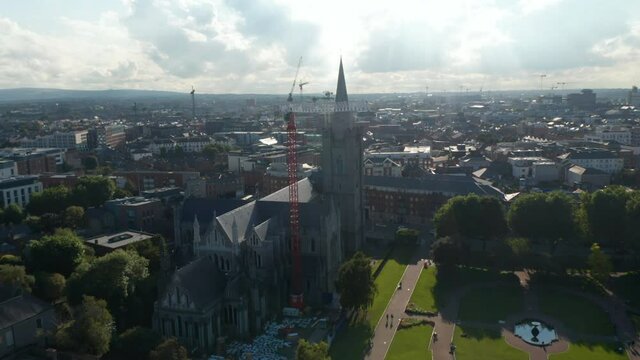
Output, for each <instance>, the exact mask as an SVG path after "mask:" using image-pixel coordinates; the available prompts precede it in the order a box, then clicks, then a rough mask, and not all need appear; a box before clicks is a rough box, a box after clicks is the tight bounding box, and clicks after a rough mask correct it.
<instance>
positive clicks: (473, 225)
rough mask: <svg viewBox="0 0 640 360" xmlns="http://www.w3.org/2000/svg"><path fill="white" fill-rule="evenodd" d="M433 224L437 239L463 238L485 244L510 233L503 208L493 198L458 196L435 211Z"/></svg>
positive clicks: (473, 195) (472, 195)
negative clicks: (473, 239) (448, 237)
mask: <svg viewBox="0 0 640 360" xmlns="http://www.w3.org/2000/svg"><path fill="white" fill-rule="evenodd" d="M433 221H434V224H435V228H436V234H437V236H438V237H444V236H464V237H468V238H479V239H481V240H483V241H484V242H485V243H486V240H490V239H493V238H501V237H503V236H504V235H505V234H506V233H507V222H506V220H505V216H504V211H503V209H502V205H501V204H500V201H499V200H498V199H497V198H494V197H490V196H478V195H475V194H471V195H466V196H455V197H453V198H451V199H449V200H448V201H447V202H446V203H445V204H444V205H442V206H441V207H440V208H439V209H438V211H436V214H435V216H434V220H433Z"/></svg>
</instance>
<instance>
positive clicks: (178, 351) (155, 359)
mask: <svg viewBox="0 0 640 360" xmlns="http://www.w3.org/2000/svg"><path fill="white" fill-rule="evenodd" d="M188 359H189V357H188V356H187V349H185V348H184V346H182V345H181V344H180V342H178V339H176V338H173V337H172V338H168V339H167V340H165V341H163V342H162V343H160V345H158V346H157V347H156V348H155V349H153V350H151V353H149V360H188Z"/></svg>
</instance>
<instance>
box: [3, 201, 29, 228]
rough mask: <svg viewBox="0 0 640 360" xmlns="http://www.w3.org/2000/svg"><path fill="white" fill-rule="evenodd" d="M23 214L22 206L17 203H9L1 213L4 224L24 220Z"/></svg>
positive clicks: (17, 222)
mask: <svg viewBox="0 0 640 360" xmlns="http://www.w3.org/2000/svg"><path fill="white" fill-rule="evenodd" d="M24 218H25V214H24V212H23V211H22V208H21V207H20V206H18V205H17V204H9V206H7V207H6V208H4V211H3V213H2V221H3V222H4V223H5V224H6V225H11V224H14V225H16V224H20V223H21V222H22V220H24Z"/></svg>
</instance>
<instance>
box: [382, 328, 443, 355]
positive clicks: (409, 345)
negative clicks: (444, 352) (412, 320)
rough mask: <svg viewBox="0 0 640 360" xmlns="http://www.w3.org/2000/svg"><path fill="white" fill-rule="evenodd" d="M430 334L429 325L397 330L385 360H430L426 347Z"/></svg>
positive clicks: (429, 352)
mask: <svg viewBox="0 0 640 360" xmlns="http://www.w3.org/2000/svg"><path fill="white" fill-rule="evenodd" d="M432 332H433V327H432V326H430V325H416V326H412V327H409V328H404V329H400V330H398V331H397V332H396V335H395V336H394V337H393V342H392V343H391V346H390V347H389V351H388V352H387V356H386V357H385V359H387V360H413V359H416V360H431V350H430V349H429V348H428V345H429V340H430V339H431V333H432Z"/></svg>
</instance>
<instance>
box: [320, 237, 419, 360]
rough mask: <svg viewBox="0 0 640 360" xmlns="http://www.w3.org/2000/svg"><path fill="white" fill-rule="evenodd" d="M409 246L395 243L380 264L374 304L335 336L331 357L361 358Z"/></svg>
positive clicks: (408, 254)
mask: <svg viewBox="0 0 640 360" xmlns="http://www.w3.org/2000/svg"><path fill="white" fill-rule="evenodd" d="M412 250H413V248H410V247H398V248H396V249H395V250H394V251H393V253H392V254H391V256H390V257H389V259H388V260H387V261H386V262H385V263H383V264H380V266H382V267H383V268H382V270H381V271H380V274H378V277H377V278H376V279H375V283H376V286H377V287H378V292H377V293H376V295H375V297H374V298H373V304H372V305H371V307H370V308H369V311H368V313H367V319H368V320H366V321H362V322H359V323H352V324H350V325H349V327H347V328H346V329H344V330H343V331H342V332H340V333H339V334H338V335H337V336H336V338H335V339H334V341H333V344H331V348H330V349H329V353H330V355H331V358H332V359H337V360H340V359H345V360H347V359H360V358H362V355H363V352H364V350H365V347H366V346H367V343H368V341H369V338H370V337H371V334H372V332H373V330H374V329H375V328H376V325H378V320H379V319H380V317H381V316H382V313H384V309H386V307H387V303H389V300H390V299H391V296H393V293H394V291H396V287H397V286H398V283H399V282H400V279H401V278H402V274H403V273H404V269H405V268H406V267H407V264H408V263H409V259H410V258H411V256H412V254H413V252H412ZM398 315H400V314H398Z"/></svg>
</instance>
